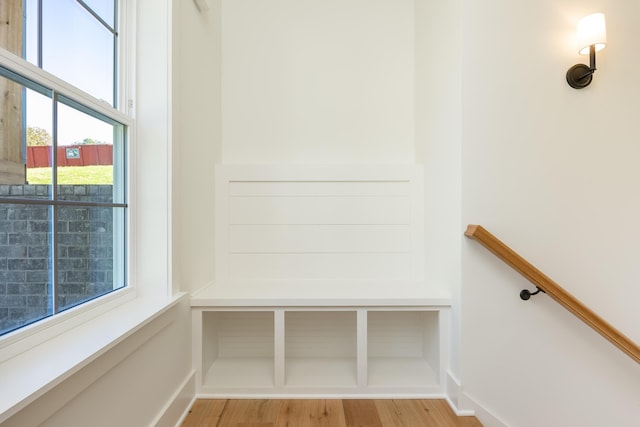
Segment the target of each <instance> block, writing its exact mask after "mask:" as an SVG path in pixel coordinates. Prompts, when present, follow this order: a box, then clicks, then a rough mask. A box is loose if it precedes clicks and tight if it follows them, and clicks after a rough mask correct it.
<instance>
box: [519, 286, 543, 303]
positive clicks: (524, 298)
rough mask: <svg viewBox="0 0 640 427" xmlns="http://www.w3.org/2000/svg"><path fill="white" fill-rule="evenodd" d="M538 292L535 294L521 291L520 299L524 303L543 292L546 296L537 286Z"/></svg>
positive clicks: (524, 290)
mask: <svg viewBox="0 0 640 427" xmlns="http://www.w3.org/2000/svg"><path fill="white" fill-rule="evenodd" d="M536 289H537V291H535V292H531V291H530V290H528V289H523V290H521V291H520V299H521V300H522V301H527V300H528V299H529V298H531V297H532V296H534V295H538V294H539V293H540V292H542V293H543V294H546V292H545V291H543V290H542V289H540V288H539V287H537V286H536Z"/></svg>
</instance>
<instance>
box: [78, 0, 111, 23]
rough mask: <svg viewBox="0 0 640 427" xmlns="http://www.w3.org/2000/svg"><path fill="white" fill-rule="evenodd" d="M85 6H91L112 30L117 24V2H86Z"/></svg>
mask: <svg viewBox="0 0 640 427" xmlns="http://www.w3.org/2000/svg"><path fill="white" fill-rule="evenodd" d="M84 2H85V4H86V5H87V6H89V7H90V8H91V9H92V10H93V11H94V12H95V13H96V14H97V15H98V16H99V17H100V18H102V20H103V21H104V22H106V23H107V24H108V25H109V26H110V27H111V28H113V23H114V22H115V16H116V14H115V1H114V0H84Z"/></svg>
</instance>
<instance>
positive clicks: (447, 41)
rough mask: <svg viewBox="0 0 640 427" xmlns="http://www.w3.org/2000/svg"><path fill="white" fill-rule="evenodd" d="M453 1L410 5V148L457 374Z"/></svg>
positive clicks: (428, 267)
mask: <svg viewBox="0 0 640 427" xmlns="http://www.w3.org/2000/svg"><path fill="white" fill-rule="evenodd" d="M460 31H461V30H460V2H459V1H458V0H448V1H427V0H418V1H416V4H415V33H416V40H415V63H416V71H415V76H416V77H415V86H416V87H415V100H416V102H415V129H416V131H415V149H416V160H417V161H418V162H421V163H423V164H424V175H425V185H424V188H425V198H424V200H425V260H424V269H425V277H426V280H427V282H428V283H429V285H430V286H433V287H440V288H444V289H446V290H448V291H449V292H450V293H451V295H452V300H453V301H454V304H453V307H452V314H453V316H452V317H453V318H452V328H451V329H452V336H451V344H452V348H451V350H452V351H451V365H450V369H451V372H452V374H453V375H454V376H455V377H459V375H460V367H459V358H460V348H459V347H460V334H459V331H460V325H459V321H460V304H459V301H460V243H461V242H460V221H461V220H460V203H461V179H462V178H461V153H460V146H461V137H462V132H461V101H462V95H461V89H462V88H461V61H462V53H461V40H460V37H461V32H460Z"/></svg>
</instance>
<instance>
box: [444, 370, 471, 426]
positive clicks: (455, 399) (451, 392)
mask: <svg viewBox="0 0 640 427" xmlns="http://www.w3.org/2000/svg"><path fill="white" fill-rule="evenodd" d="M445 375H446V378H445V393H446V399H447V403H449V406H451V409H453V412H455V414H456V415H457V416H459V417H467V416H474V415H475V412H474V411H473V409H471V408H464V407H462V403H463V402H464V399H461V396H462V385H461V384H460V381H458V379H457V378H456V377H455V375H453V373H451V371H449V370H447V372H446V374H445Z"/></svg>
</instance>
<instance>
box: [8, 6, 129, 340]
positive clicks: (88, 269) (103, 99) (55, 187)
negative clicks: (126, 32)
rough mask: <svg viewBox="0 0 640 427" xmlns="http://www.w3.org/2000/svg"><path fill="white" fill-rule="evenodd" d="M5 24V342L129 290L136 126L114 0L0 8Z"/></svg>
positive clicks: (116, 7)
mask: <svg viewBox="0 0 640 427" xmlns="http://www.w3.org/2000/svg"><path fill="white" fill-rule="evenodd" d="M0 22H3V24H4V23H5V22H6V23H7V25H3V26H2V28H0V47H2V48H3V50H2V51H0V93H4V94H5V96H4V97H2V98H0V119H1V120H0V335H3V334H6V333H8V332H11V331H13V330H16V329H19V328H21V327H23V326H25V325H28V324H30V323H33V322H36V321H38V320H41V319H44V318H46V317H49V316H52V315H55V314H57V313H60V312H62V311H65V310H67V309H69V308H71V307H75V306H77V305H79V304H82V303H84V302H87V301H89V300H92V299H95V298H97V297H100V296H103V295H105V294H107V293H110V292H112V291H114V290H116V289H121V288H124V287H126V286H127V281H126V278H127V269H126V248H127V213H126V211H127V192H126V189H127V182H126V162H127V134H128V129H129V126H130V125H131V121H130V119H129V118H128V117H127V116H126V115H124V114H123V113H121V112H120V111H119V110H118V109H117V108H116V107H117V105H118V85H119V83H118V80H119V78H118V76H119V75H120V74H121V72H120V71H119V70H120V69H121V67H120V66H119V61H118V57H119V55H118V50H119V49H118V46H119V45H120V43H121V40H120V39H119V38H120V36H119V34H118V2H117V1H116V0H84V1H82V0H24V1H23V0H3V1H2V2H1V3H0ZM8 52H10V53H8ZM15 55H17V57H16V56H15ZM29 63H31V64H33V65H35V67H34V66H33V65H31V64H29Z"/></svg>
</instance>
